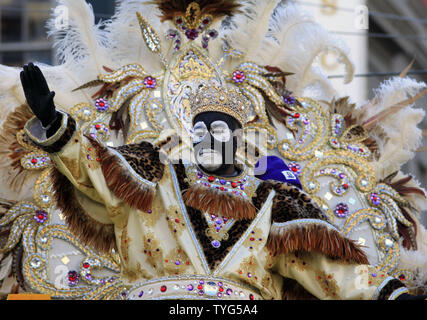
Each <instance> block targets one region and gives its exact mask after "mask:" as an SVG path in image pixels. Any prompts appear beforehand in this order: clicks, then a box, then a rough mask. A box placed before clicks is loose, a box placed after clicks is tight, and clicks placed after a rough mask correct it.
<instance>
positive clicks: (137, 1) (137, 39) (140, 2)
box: [106, 0, 174, 73]
mask: <svg viewBox="0 0 427 320" xmlns="http://www.w3.org/2000/svg"><path fill="white" fill-rule="evenodd" d="M149 2H150V1H148V0H120V1H118V5H117V8H116V13H115V15H114V16H113V18H112V20H111V21H110V22H109V23H108V24H107V26H106V30H107V31H108V39H109V43H110V44H111V46H110V48H109V50H108V54H109V56H110V57H111V59H112V60H113V62H114V66H113V67H120V66H123V65H126V64H130V63H140V64H141V65H143V66H144V68H146V69H147V71H148V72H150V73H154V72H158V71H160V70H162V68H163V67H162V64H161V59H160V57H159V55H158V54H156V53H153V52H151V51H150V50H149V49H148V47H147V46H146V44H145V42H144V40H143V38H142V34H141V29H140V26H139V22H138V19H137V16H136V12H139V13H141V15H142V16H143V17H144V19H145V20H147V21H148V22H149V23H150V25H151V26H152V27H153V29H154V30H155V31H156V32H157V34H158V36H159V38H160V40H161V45H162V54H163V55H164V56H167V54H168V52H169V51H170V48H171V47H172V45H173V43H172V41H165V38H166V37H165V35H166V32H167V30H168V29H171V28H174V26H172V24H171V23H170V22H164V23H161V22H160V18H159V17H160V14H161V13H160V10H159V8H158V7H157V6H156V5H155V4H152V3H149Z"/></svg>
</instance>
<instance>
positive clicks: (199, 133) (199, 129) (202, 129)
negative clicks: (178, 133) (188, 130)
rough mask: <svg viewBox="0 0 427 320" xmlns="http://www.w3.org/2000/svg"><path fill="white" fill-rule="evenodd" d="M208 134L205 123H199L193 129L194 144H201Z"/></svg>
mask: <svg viewBox="0 0 427 320" xmlns="http://www.w3.org/2000/svg"><path fill="white" fill-rule="evenodd" d="M207 133H208V129H207V128H206V125H205V124H204V122H197V123H196V124H195V125H194V128H193V142H194V143H199V142H200V141H202V140H203V139H204V138H205V136H206V134H207Z"/></svg>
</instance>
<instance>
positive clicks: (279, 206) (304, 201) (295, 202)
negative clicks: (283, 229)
mask: <svg viewBox="0 0 427 320" xmlns="http://www.w3.org/2000/svg"><path fill="white" fill-rule="evenodd" d="M272 189H274V190H275V191H276V196H275V197H274V200H273V208H272V220H273V222H277V223H282V222H286V221H291V220H295V219H320V220H323V221H327V222H330V221H329V219H328V217H327V216H326V215H325V213H323V211H322V210H321V209H320V208H319V207H318V206H317V205H316V204H315V203H314V201H313V200H311V198H310V197H309V196H308V195H307V194H306V193H305V192H304V191H302V190H300V189H298V188H297V187H295V186H293V185H290V184H287V183H282V182H276V181H272V180H269V181H264V182H263V183H261V184H260V185H259V186H258V189H257V191H256V196H255V197H253V198H252V203H253V204H254V205H255V207H256V208H257V209H258V210H259V209H260V208H261V207H262V205H263V204H264V203H265V201H266V199H267V197H268V194H269V193H270V191H271V190H272Z"/></svg>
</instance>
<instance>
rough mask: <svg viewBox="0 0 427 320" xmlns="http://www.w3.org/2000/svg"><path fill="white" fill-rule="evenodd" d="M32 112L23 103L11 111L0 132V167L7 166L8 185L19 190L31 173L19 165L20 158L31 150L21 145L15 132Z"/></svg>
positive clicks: (30, 116)
mask: <svg viewBox="0 0 427 320" xmlns="http://www.w3.org/2000/svg"><path fill="white" fill-rule="evenodd" d="M33 116H34V114H33V113H32V112H31V109H30V108H29V107H28V105H26V104H23V105H21V106H19V107H17V108H16V109H15V110H14V111H13V112H11V113H10V114H9V115H8V117H7V118H6V119H5V121H4V123H3V127H2V129H1V134H0V167H8V168H9V169H10V171H11V174H10V175H9V176H8V178H7V182H8V184H9V187H10V188H11V189H12V190H13V191H17V192H19V191H20V190H21V187H22V184H23V183H24V181H25V180H26V179H27V177H28V176H29V175H30V174H31V172H30V171H28V170H24V168H23V167H22V166H21V159H22V158H23V157H25V156H26V155H27V154H28V153H29V152H31V150H26V149H25V148H24V147H23V146H21V145H20V144H19V142H18V140H17V138H16V135H17V133H18V132H19V131H20V130H22V129H23V128H24V126H25V123H26V122H27V121H28V120H29V119H31V118H32V117H33ZM29 143H31V142H29Z"/></svg>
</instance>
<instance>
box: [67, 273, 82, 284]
mask: <svg viewBox="0 0 427 320" xmlns="http://www.w3.org/2000/svg"><path fill="white" fill-rule="evenodd" d="M79 279H80V277H79V274H78V273H77V272H76V271H70V272H68V284H69V285H70V286H75V285H77V284H78V283H79Z"/></svg>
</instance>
